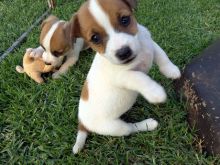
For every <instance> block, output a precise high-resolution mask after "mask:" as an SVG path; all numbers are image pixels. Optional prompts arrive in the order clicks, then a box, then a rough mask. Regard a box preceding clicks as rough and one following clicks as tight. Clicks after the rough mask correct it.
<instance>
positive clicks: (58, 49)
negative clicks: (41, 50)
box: [50, 22, 72, 57]
mask: <svg viewBox="0 0 220 165" xmlns="http://www.w3.org/2000/svg"><path fill="white" fill-rule="evenodd" d="M66 30H67V32H66ZM69 33H70V31H69V30H68V24H67V23H66V22H60V23H59V25H58V26H57V28H56V30H55V31H54V34H53V36H52V37H51V40H50V51H51V53H52V54H53V55H54V56H56V57H58V56H62V55H64V54H65V53H66V52H67V51H69V50H70V49H71V48H72V40H71V39H70V34H69Z"/></svg>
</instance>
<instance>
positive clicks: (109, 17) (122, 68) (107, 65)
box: [73, 0, 180, 153]
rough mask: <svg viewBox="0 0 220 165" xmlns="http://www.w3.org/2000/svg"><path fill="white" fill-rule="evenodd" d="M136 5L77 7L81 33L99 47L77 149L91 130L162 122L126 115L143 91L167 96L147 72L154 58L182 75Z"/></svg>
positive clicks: (116, 2)
mask: <svg viewBox="0 0 220 165" xmlns="http://www.w3.org/2000/svg"><path fill="white" fill-rule="evenodd" d="M135 5H136V1H135V0H89V1H87V2H85V3H84V4H83V5H82V6H81V8H80V9H79V11H78V12H77V15H76V18H75V25H74V26H79V27H80V31H78V32H77V31H76V33H78V34H76V35H78V36H80V37H83V38H84V39H85V41H86V42H88V44H89V46H90V47H91V48H92V49H94V50H95V51H96V52H97V53H96V56H95V59H94V60H93V63H92V66H91V68H90V71H89V73H88V76H87V79H86V81H85V84H84V87H83V89H82V94H81V98H80V103H79V112H78V118H79V127H78V134H77V139H76V143H75V145H74V147H73V152H74V153H78V152H79V151H80V150H81V149H82V148H83V146H84V144H85V140H86V137H87V135H88V132H95V133H98V134H102V135H111V136H126V135H130V134H131V133H135V132H139V131H152V130H154V129H155V128H156V127H157V125H158V122H157V121H156V120H154V119H152V118H149V119H145V120H143V121H141V122H137V123H126V122H125V121H122V120H121V119H120V116H121V115H122V114H124V113H125V112H126V111H128V110H129V109H130V108H131V107H132V105H133V104H134V102H135V101H136V98H137V95H138V93H140V94H142V95H143V96H144V98H145V99H146V100H148V101H149V102H150V103H161V102H164V101H165V100H166V93H165V91H164V89H163V87H162V86H161V85H159V84H158V83H157V82H155V81H154V80H152V79H151V78H150V77H149V76H148V75H147V74H146V73H147V72H148V71H149V69H150V68H151V66H152V63H153V62H154V63H156V64H157V65H158V66H159V69H160V71H161V72H162V73H163V74H164V75H165V76H166V77H168V78H172V79H176V78H179V77H180V71H179V69H178V67H177V66H175V65H174V64H173V63H172V62H171V61H170V60H169V58H168V57H167V55H166V53H165V52H164V51H163V50H162V49H161V48H160V47H159V46H158V44H157V43H156V42H154V41H153V40H152V38H151V35H150V33H149V31H148V30H147V29H146V28H145V27H143V26H142V25H140V24H138V23H137V21H136V19H135V17H134V16H133V13H132V11H133V9H134V7H135Z"/></svg>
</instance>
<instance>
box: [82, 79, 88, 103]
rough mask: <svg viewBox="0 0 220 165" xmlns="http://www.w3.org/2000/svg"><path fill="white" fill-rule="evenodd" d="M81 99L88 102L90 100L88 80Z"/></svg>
mask: <svg viewBox="0 0 220 165" xmlns="http://www.w3.org/2000/svg"><path fill="white" fill-rule="evenodd" d="M81 98H82V99H83V100H84V101H87V100H88V99H89V89H88V82H87V80H86V81H85V82H84V85H83V88H82V92H81Z"/></svg>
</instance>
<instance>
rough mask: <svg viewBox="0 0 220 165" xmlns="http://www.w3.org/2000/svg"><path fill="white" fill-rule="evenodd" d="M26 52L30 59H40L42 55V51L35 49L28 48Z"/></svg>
mask: <svg viewBox="0 0 220 165" xmlns="http://www.w3.org/2000/svg"><path fill="white" fill-rule="evenodd" d="M26 52H28V53H29V56H30V57H33V58H41V57H42V55H43V52H42V50H40V49H39V48H35V49H32V48H28V49H27V50H26Z"/></svg>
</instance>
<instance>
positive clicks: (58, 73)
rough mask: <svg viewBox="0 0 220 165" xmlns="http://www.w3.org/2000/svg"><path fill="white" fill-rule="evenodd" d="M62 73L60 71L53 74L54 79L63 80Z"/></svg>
mask: <svg viewBox="0 0 220 165" xmlns="http://www.w3.org/2000/svg"><path fill="white" fill-rule="evenodd" d="M61 75H62V73H60V72H59V71H57V72H55V73H53V74H52V78H53V79H59V78H61Z"/></svg>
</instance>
